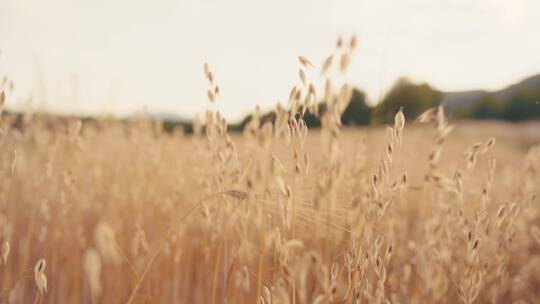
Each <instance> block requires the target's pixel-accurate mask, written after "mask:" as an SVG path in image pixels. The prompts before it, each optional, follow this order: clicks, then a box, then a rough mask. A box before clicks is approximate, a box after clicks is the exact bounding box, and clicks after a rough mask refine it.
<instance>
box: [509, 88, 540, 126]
mask: <svg viewBox="0 0 540 304" xmlns="http://www.w3.org/2000/svg"><path fill="white" fill-rule="evenodd" d="M539 102H540V96H538V95H537V94H535V92H534V91H533V90H526V89H520V90H518V91H517V92H516V93H515V94H514V95H513V96H512V97H511V98H510V100H508V101H507V102H506V105H505V107H504V110H503V112H502V117H503V118H504V119H505V120H509V121H522V120H527V119H533V118H540V104H539Z"/></svg>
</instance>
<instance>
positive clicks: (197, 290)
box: [0, 111, 540, 303]
mask: <svg viewBox="0 0 540 304" xmlns="http://www.w3.org/2000/svg"><path fill="white" fill-rule="evenodd" d="M436 112H437V111H432V114H433V115H432V116H430V117H424V119H425V120H427V121H431V122H429V123H425V124H420V123H413V122H409V121H406V122H405V124H404V127H403V128H402V121H401V120H400V119H401V118H400V117H399V113H398V115H397V116H396V118H397V123H396V125H389V126H388V127H386V128H385V127H377V128H375V127H374V128H361V129H347V128H340V127H339V126H338V125H337V124H335V123H333V124H332V123H331V121H327V124H326V125H325V126H324V128H323V129H320V130H309V132H308V130H307V129H306V128H305V126H304V125H303V124H302V121H301V120H296V119H291V120H289V117H287V116H286V115H288V114H286V112H283V113H282V114H281V115H285V116H283V117H282V116H279V115H278V119H277V121H276V123H275V125H271V124H270V123H267V124H263V125H259V124H258V123H257V119H254V122H253V123H252V124H250V126H249V127H248V128H247V129H246V130H245V131H244V133H243V134H227V132H226V131H225V128H224V125H223V122H222V121H221V120H220V119H216V118H217V116H218V114H216V113H215V112H209V114H208V117H207V124H206V127H205V128H204V129H203V128H201V130H199V132H201V133H200V134H195V135H187V134H186V135H184V134H182V133H181V132H176V133H173V134H167V133H164V132H163V130H162V129H161V125H159V124H157V123H153V122H151V121H148V120H145V119H140V120H138V121H135V122H132V123H121V122H115V121H108V120H103V121H98V122H86V123H82V122H81V121H79V120H75V119H74V120H72V121H68V122H67V123H66V121H59V120H58V119H56V118H47V117H43V116H35V117H32V116H29V115H27V116H25V117H24V119H23V120H22V121H19V122H18V123H15V121H14V116H9V115H4V116H3V117H2V119H1V123H2V124H1V129H2V133H1V135H0V145H1V147H2V149H1V152H0V174H1V179H0V189H1V190H0V233H1V236H2V242H3V246H2V257H1V258H2V259H1V266H0V288H1V289H0V295H1V297H0V300H1V302H2V303H33V302H42V303H124V302H130V303H255V302H259V303H458V302H463V303H473V302H475V303H538V302H539V301H540V292H539V290H540V271H539V269H540V228H539V225H540V217H539V208H538V203H539V202H538V198H536V197H535V193H536V192H537V191H538V189H539V187H540V148H539V146H538V145H536V146H535V144H537V143H538V142H539V141H540V132H539V131H538V130H540V125H539V124H538V123H527V124H515V125H512V124H503V123H494V122H487V123H476V122H458V123H457V126H456V128H455V129H454V130H450V129H449V128H450V126H451V122H448V121H447V120H446V119H444V118H443V116H442V115H440V114H438V113H436ZM428 114H429V113H428ZM449 131H452V132H449ZM493 139H496V141H495V142H493ZM433 151H436V152H433Z"/></svg>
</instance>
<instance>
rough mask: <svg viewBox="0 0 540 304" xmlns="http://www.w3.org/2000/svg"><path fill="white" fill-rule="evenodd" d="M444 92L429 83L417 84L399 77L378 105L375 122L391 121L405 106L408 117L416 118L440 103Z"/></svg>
mask: <svg viewBox="0 0 540 304" xmlns="http://www.w3.org/2000/svg"><path fill="white" fill-rule="evenodd" d="M441 99H442V94H441V93H440V92H439V91H437V90H435V89H433V88H432V87H431V86H429V85H428V84H427V83H421V84H416V83H413V82H411V81H409V80H408V79H406V78H401V79H399V80H398V81H397V82H396V83H395V84H394V86H393V87H392V89H390V91H389V92H388V93H387V94H386V95H385V96H384V98H383V100H382V101H381V102H380V103H379V104H378V105H377V106H376V108H375V113H374V123H376V124H379V123H389V122H391V121H392V120H393V118H394V115H395V114H396V113H397V111H399V109H400V107H402V106H403V110H404V114H405V117H406V118H407V119H414V118H416V117H417V116H418V115H420V114H421V113H422V112H424V111H425V110H427V109H429V108H431V107H434V106H437V105H439V103H440V102H441Z"/></svg>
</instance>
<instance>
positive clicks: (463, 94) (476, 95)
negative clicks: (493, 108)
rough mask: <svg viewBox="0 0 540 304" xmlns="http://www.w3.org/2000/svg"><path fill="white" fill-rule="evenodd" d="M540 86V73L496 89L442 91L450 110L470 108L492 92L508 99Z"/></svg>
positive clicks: (497, 96) (498, 97)
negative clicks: (519, 92) (520, 91)
mask: <svg viewBox="0 0 540 304" xmlns="http://www.w3.org/2000/svg"><path fill="white" fill-rule="evenodd" d="M539 88H540V74H537V75H533V76H530V77H527V78H525V79H523V80H521V81H519V82H518V83H515V84H512V85H509V86H507V87H506V88H504V89H500V90H496V91H487V90H470V91H458V92H442V94H443V102H444V106H445V108H446V109H447V110H449V111H450V112H452V111H457V110H461V109H464V108H469V107H472V106H474V105H475V104H477V103H478V102H480V101H481V98H482V96H484V95H485V94H492V95H493V96H494V97H495V98H497V99H498V100H508V99H510V98H512V96H513V95H515V94H516V93H517V92H518V91H519V90H522V89H525V90H534V89H539Z"/></svg>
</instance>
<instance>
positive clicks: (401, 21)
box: [0, 0, 540, 120]
mask: <svg viewBox="0 0 540 304" xmlns="http://www.w3.org/2000/svg"><path fill="white" fill-rule="evenodd" d="M341 34H343V35H351V34H356V35H357V36H358V41H359V48H358V51H357V54H356V57H355V58H354V60H353V62H352V65H351V66H350V71H349V74H348V80H349V81H350V82H352V83H353V84H354V85H357V86H359V87H361V88H363V89H364V90H365V91H367V93H368V96H369V98H370V101H371V102H375V101H376V100H377V99H378V98H379V96H380V95H381V94H382V93H384V92H385V90H387V89H388V88H389V87H390V86H391V85H392V84H393V82H394V81H395V80H396V78H397V77H399V76H407V77H409V78H411V79H414V80H423V81H428V82H429V83H431V84H433V85H434V86H435V87H437V88H439V89H442V90H464V89H473V88H486V89H497V88H499V87H501V86H504V85H507V84H510V83H512V82H515V81H518V80H520V79H521V78H524V77H526V76H529V75H531V74H535V73H539V72H540V39H539V37H540V1H539V0H369V1H368V0H350V1H319V0H297V1H281V0H280V1H278V0H272V1H254V0H245V1H241V0H182V1H172V0H159V1H158V0H156V1H147V0H146V1H139V0H115V1H112V0H93V1H82V0H48V1H43V0H0V50H1V55H0V76H1V75H5V74H7V75H8V76H9V77H10V78H12V79H13V80H14V81H15V86H16V92H15V94H13V95H10V97H9V99H8V107H11V108H21V107H32V108H33V109H38V110H44V109H49V110H50V109H52V110H55V111H62V112H82V113H107V114H115V115H125V114H128V113H132V112H134V111H140V110H141V109H143V108H144V107H145V106H146V108H147V109H148V110H149V111H150V112H160V113H162V112H168V113H171V114H178V115H182V116H185V117H193V116H194V114H195V113H196V112H201V111H203V110H204V109H205V108H206V107H207V106H208V102H207V100H206V89H207V82H206V80H205V78H204V73H203V68H202V67H203V63H204V62H205V61H207V62H208V63H209V64H210V65H211V66H212V67H213V69H214V70H215V75H216V79H217V82H218V83H219V85H220V88H221V92H222V94H221V100H219V102H218V105H217V108H218V109H219V110H221V111H222V112H223V113H224V114H225V115H226V117H228V118H229V119H230V120H235V119H239V118H240V117H242V116H243V115H244V114H246V113H248V112H249V111H251V110H252V109H253V108H254V107H255V105H256V104H259V105H261V106H262V107H263V108H271V107H272V106H274V105H275V104H276V103H277V102H278V101H281V102H282V103H283V102H284V101H286V97H287V95H288V93H289V91H290V88H291V87H292V86H293V85H295V84H296V83H297V75H298V72H297V67H298V63H297V58H298V55H303V56H305V57H307V58H309V59H310V60H311V61H313V62H314V63H315V64H317V65H319V66H320V65H321V63H322V61H323V60H324V58H325V57H326V56H327V55H329V54H330V52H331V51H332V50H333V48H334V45H335V41H336V38H337V37H338V36H339V35H341ZM30 92H34V93H35V94H39V95H40V96H41V98H39V100H34V101H33V102H32V103H29V102H27V101H24V97H27V96H29V95H30Z"/></svg>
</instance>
